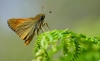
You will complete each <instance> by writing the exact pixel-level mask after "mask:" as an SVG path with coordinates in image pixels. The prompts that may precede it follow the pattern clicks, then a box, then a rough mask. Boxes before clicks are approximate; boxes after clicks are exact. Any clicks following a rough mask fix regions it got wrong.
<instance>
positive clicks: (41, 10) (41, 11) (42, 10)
mask: <svg viewBox="0 0 100 61" xmlns="http://www.w3.org/2000/svg"><path fill="white" fill-rule="evenodd" d="M43 8H44V6H42V9H41V14H42V11H43Z"/></svg>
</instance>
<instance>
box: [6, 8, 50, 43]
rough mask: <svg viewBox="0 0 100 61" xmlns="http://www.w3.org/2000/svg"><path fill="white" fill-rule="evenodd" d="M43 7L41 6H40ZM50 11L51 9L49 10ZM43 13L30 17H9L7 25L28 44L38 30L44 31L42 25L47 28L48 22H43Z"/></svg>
mask: <svg viewBox="0 0 100 61" xmlns="http://www.w3.org/2000/svg"><path fill="white" fill-rule="evenodd" d="M42 9H43V7H42ZM49 13H51V11H50V12H49ZM45 15H46V14H43V13H42V10H41V13H40V14H38V15H36V16H35V17H30V18H11V19H9V20H8V21H7V23H8V26H9V27H10V28H11V29H12V30H13V31H14V32H15V33H16V34H17V35H18V36H19V37H20V38H21V39H23V40H25V42H24V44H25V45H28V44H30V42H31V41H32V39H33V37H34V35H38V32H39V30H42V32H44V29H43V26H44V25H46V27H47V29H48V30H50V29H49V27H48V24H47V23H46V22H44V19H45Z"/></svg>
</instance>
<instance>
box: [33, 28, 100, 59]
mask: <svg viewBox="0 0 100 61" xmlns="http://www.w3.org/2000/svg"><path fill="white" fill-rule="evenodd" d="M99 41H100V38H99V37H90V36H85V35H83V34H76V33H74V32H73V31H69V30H68V29H66V30H53V31H48V32H44V33H42V34H40V35H39V36H38V38H37V40H36V42H35V49H34V50H33V52H34V57H35V58H34V59H33V61H53V60H52V59H50V57H52V56H53V55H54V54H55V53H57V52H59V51H62V52H63V54H64V57H66V58H67V56H70V61H74V60H75V59H76V58H78V57H79V55H80V54H81V51H82V50H83V49H84V48H87V47H84V46H85V45H89V44H90V45H94V44H95V45H97V46H100V43H99ZM87 43H88V44H87ZM97 49H99V50H100V48H99V47H98V48H97ZM60 59H62V58H60ZM62 60H63V59H62Z"/></svg>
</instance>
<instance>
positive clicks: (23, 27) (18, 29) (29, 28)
mask: <svg viewBox="0 0 100 61" xmlns="http://www.w3.org/2000/svg"><path fill="white" fill-rule="evenodd" d="M35 24H36V21H35V20H34V19H31V18H27V19H16V18H13V19H9V20H8V25H9V27H10V28H11V29H12V30H13V31H14V32H15V33H16V34H17V35H18V36H19V37H20V38H22V39H23V40H25V45H28V44H29V43H30V42H31V40H32V38H33V37H34V35H35V31H36V29H34V28H35Z"/></svg>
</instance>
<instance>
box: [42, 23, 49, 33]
mask: <svg viewBox="0 0 100 61" xmlns="http://www.w3.org/2000/svg"><path fill="white" fill-rule="evenodd" d="M44 25H45V26H46V27H47V29H48V30H49V31H50V28H49V26H48V24H47V23H46V22H44V23H43V26H44Z"/></svg>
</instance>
